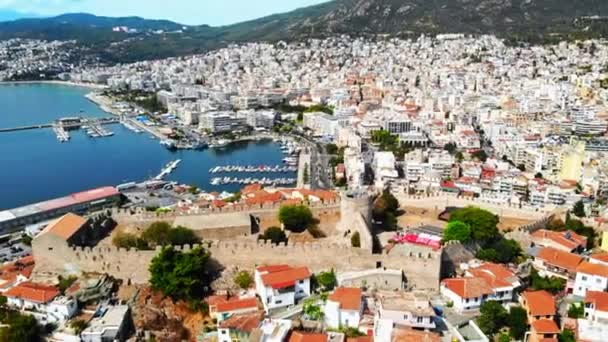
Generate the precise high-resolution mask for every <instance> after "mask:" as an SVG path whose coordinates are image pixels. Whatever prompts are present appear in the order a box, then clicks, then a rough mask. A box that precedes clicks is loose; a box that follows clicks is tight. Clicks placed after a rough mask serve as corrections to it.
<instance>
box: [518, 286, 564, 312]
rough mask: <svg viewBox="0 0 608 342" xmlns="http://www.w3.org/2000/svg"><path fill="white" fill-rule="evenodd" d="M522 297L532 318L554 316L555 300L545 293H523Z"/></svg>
mask: <svg viewBox="0 0 608 342" xmlns="http://www.w3.org/2000/svg"><path fill="white" fill-rule="evenodd" d="M522 296H523V297H524V299H525V300H526V302H527V304H528V305H527V307H528V311H529V313H530V315H532V316H554V315H555V311H556V310H555V298H553V296H552V295H551V294H550V293H549V292H547V291H544V290H543V291H525V292H524V293H522Z"/></svg>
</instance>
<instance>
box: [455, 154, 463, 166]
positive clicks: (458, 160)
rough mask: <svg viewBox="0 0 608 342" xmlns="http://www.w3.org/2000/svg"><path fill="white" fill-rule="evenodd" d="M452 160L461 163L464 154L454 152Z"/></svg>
mask: <svg viewBox="0 0 608 342" xmlns="http://www.w3.org/2000/svg"><path fill="white" fill-rule="evenodd" d="M454 158H456V161H457V162H459V163H462V161H463V160H464V154H462V152H460V151H458V152H456V155H455V156H454Z"/></svg>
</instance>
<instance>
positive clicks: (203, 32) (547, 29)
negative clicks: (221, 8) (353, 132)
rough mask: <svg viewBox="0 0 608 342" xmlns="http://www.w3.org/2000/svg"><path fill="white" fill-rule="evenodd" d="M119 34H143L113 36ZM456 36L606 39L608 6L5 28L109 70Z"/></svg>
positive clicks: (329, 8) (370, 7)
mask: <svg viewBox="0 0 608 342" xmlns="http://www.w3.org/2000/svg"><path fill="white" fill-rule="evenodd" d="M117 26H126V27H129V28H130V29H134V30H135V31H130V32H128V33H127V32H114V31H113V30H111V28H113V27H117ZM159 31H162V33H159ZM448 32H452V33H453V32H461V33H472V34H485V33H492V34H496V35H498V36H502V37H505V38H509V39H510V40H511V41H512V42H517V41H522V40H524V41H530V42H544V41H548V40H549V41H551V40H557V39H573V38H589V37H598V36H603V37H606V36H608V1H606V0H576V1H573V0H334V1H329V2H326V3H322V4H320V5H315V6H310V7H305V8H300V9H297V10H294V11H291V12H287V13H281V14H275V15H271V16H267V17H264V18H260V19H256V20H251V21H247V22H243V23H238V24H234V25H228V26H221V27H210V26H207V25H200V26H187V25H182V24H179V23H175V22H171V21H167V20H148V19H142V18H139V17H126V18H109V17H98V16H94V15H90V14H84V13H75V14H65V15H61V16H58V17H53V18H35V19H20V20H15V21H11V22H4V23H0V39H6V38H14V37H23V38H39V39H59V40H67V39H74V40H77V41H79V42H80V43H81V44H83V45H84V46H86V47H87V48H89V49H90V51H91V53H94V54H97V55H98V57H100V58H101V59H102V60H106V61H108V62H129V61H134V60H141V59H152V58H164V57H170V56H180V55H186V54H192V53H201V52H205V51H207V50H208V49H213V48H217V47H220V46H224V45H226V44H228V43H231V42H246V41H261V40H270V41H273V40H279V39H283V40H295V39H300V38H306V37H327V36H331V35H336V34H349V35H369V36H377V35H389V36H402V37H404V36H412V35H418V34H420V33H430V34H435V33H448Z"/></svg>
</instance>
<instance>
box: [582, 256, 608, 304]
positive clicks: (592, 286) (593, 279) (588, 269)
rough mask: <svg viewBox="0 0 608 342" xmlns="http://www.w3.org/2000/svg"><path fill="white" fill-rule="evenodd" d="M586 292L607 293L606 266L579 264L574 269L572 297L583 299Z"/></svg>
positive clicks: (607, 270) (584, 262)
mask: <svg viewBox="0 0 608 342" xmlns="http://www.w3.org/2000/svg"><path fill="white" fill-rule="evenodd" d="M587 291H599V292H605V291H608V266H604V265H601V264H592V263H590V262H587V261H583V262H581V263H580V264H579V265H578V267H577V268H576V278H575V280H574V291H573V293H574V295H576V296H581V297H585V295H586V293H587Z"/></svg>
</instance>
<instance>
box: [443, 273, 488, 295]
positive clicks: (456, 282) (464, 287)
mask: <svg viewBox="0 0 608 342" xmlns="http://www.w3.org/2000/svg"><path fill="white" fill-rule="evenodd" d="M441 283H442V284H443V285H444V286H445V287H447V288H448V289H450V290H451V291H452V292H454V293H455V294H457V295H458V296H459V297H460V298H477V297H481V296H483V295H487V294H491V293H492V288H490V286H488V284H487V283H486V281H485V280H484V279H483V278H477V277H467V278H451V279H444V280H443V281H442V282H441Z"/></svg>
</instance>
